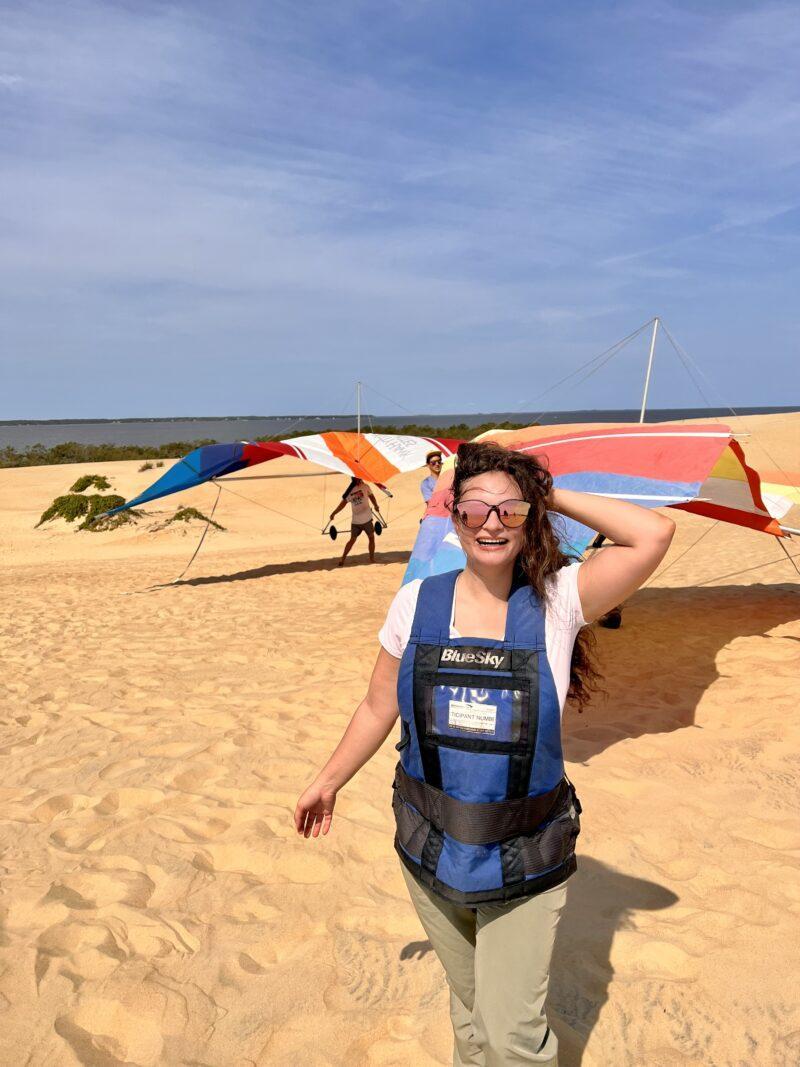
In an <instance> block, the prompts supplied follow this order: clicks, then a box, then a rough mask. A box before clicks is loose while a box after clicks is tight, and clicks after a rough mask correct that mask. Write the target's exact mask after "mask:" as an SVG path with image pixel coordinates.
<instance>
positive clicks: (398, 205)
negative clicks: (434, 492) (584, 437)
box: [0, 0, 800, 418]
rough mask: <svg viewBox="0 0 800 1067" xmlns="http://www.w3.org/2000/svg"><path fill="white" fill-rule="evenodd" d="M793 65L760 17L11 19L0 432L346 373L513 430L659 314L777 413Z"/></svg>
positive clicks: (80, 10) (360, 9)
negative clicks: (758, 369)
mask: <svg viewBox="0 0 800 1067" xmlns="http://www.w3.org/2000/svg"><path fill="white" fill-rule="evenodd" d="M798 43H800V42H798V20H797V16H796V12H795V10H794V9H793V8H792V7H787V6H785V5H764V4H755V3H754V4H752V6H750V7H742V6H740V7H738V8H737V9H736V11H732V10H731V9H730V7H729V6H728V5H720V6H719V7H718V8H717V9H716V10H714V9H713V8H712V6H711V5H707V6H705V7H704V8H703V9H702V13H701V14H698V13H697V9H696V8H691V7H689V6H683V5H677V4H664V3H659V4H658V5H647V6H646V7H645V8H642V6H641V5H633V4H618V5H609V6H606V5H603V6H601V7H598V6H597V5H592V4H588V3H586V4H578V5H575V6H573V7H571V8H568V9H566V10H564V11H561V12H558V13H556V12H551V13H549V14H546V15H544V16H543V15H542V9H541V8H540V7H539V6H538V5H537V6H534V5H529V4H527V3H523V2H522V0H519V2H516V3H514V2H512V3H510V4H507V5H504V6H503V9H502V13H500V12H499V9H498V8H497V6H496V5H493V4H490V3H488V2H487V3H485V4H477V5H470V6H469V7H468V8H465V7H464V6H463V5H461V4H456V3H447V2H434V3H402V4H401V3H395V4H387V5H382V6H381V17H380V18H376V16H375V8H374V7H373V6H372V5H368V4H366V3H359V2H350V3H347V2H345V3H341V4H323V3H311V4H309V5H302V6H298V5H296V4H293V3H288V2H274V3H271V4H269V5H260V4H257V3H243V4H240V5H235V6H232V7H230V8H226V10H225V13H224V17H223V15H222V13H221V12H220V9H219V8H218V6H217V5H213V4H206V5H203V4H188V3H187V4H185V5H183V6H181V5H180V4H172V5H169V6H166V5H162V4H159V3H155V2H153V3H145V4H142V5H137V6H136V7H135V8H134V7H131V6H129V5H126V4H121V3H120V4H113V3H112V4H108V3H100V2H96V3H84V4H82V5H81V4H77V5H72V4H70V5H66V6H65V5H56V4H54V3H47V2H46V3H41V4H37V5H24V6H22V5H21V6H19V7H17V8H15V9H12V10H10V11H9V12H8V18H7V22H6V30H5V33H4V43H3V46H2V49H0V71H2V72H3V73H2V74H0V121H1V122H2V130H3V133H2V146H3V153H4V157H5V159H4V168H3V176H2V177H1V178H0V221H1V222H2V233H1V234H0V257H1V258H0V264H2V265H0V287H2V296H0V323H1V324H2V330H3V333H4V335H5V338H6V342H5V346H4V347H5V348H6V352H7V354H8V355H7V356H6V357H4V358H7V359H8V368H7V373H6V375H5V376H6V380H7V382H8V383H9V385H10V388H8V389H7V390H5V396H4V399H3V403H2V407H1V408H0V417H6V418H9V417H14V416H25V415H27V416H33V415H43V416H56V415H64V414H75V415H114V414H130V413H132V412H146V413H153V414H157V413H163V414H179V413H190V412H194V411H197V410H201V409H202V410H205V411H207V410H209V405H210V404H212V405H216V406H218V407H219V410H226V411H235V410H237V409H242V410H243V409H247V410H252V409H253V407H254V395H255V396H256V397H258V398H259V403H258V404H256V405H255V406H256V407H260V408H261V409H262V410H263V411H265V412H266V411H277V410H286V409H294V410H300V409H306V410H323V409H325V408H326V406H328V404H329V398H330V395H331V389H332V384H333V383H340V382H344V383H345V385H346V383H347V381H348V380H350V379H354V378H355V377H365V378H367V379H369V377H370V376H372V378H373V380H374V381H375V383H376V386H377V387H378V388H380V389H381V391H382V392H385V393H388V394H389V395H393V396H396V397H397V399H398V401H399V402H400V403H402V404H403V405H405V406H407V407H416V408H427V409H429V410H430V409H436V408H439V409H442V408H449V409H451V410H453V409H458V408H460V407H464V408H466V407H468V406H469V405H470V404H474V403H475V395H476V390H477V391H478V392H479V393H480V396H481V406H494V407H497V408H505V407H508V406H509V405H510V403H511V400H512V399H513V398H514V397H516V396H518V395H519V394H520V389H522V391H523V392H526V393H527V392H531V391H532V390H531V389H530V388H528V385H529V384H531V383H533V384H534V385H535V383H536V382H538V381H543V380H546V379H547V378H548V376H549V378H551V379H552V378H556V377H558V376H560V374H561V371H562V368H563V367H564V366H565V365H567V364H568V363H569V361H570V360H574V361H575V362H576V363H577V362H579V361H581V360H583V359H586V358H587V357H588V356H590V355H591V354H592V353H593V352H594V351H599V350H600V349H601V348H603V347H605V345H606V344H607V343H610V342H611V341H613V340H614V339H615V337H617V336H621V335H622V334H625V333H627V332H629V331H630V329H631V328H632V327H633V326H635V325H637V324H638V323H639V322H641V321H644V320H645V319H646V318H649V317H650V315H651V314H653V313H655V312H660V313H662V314H665V315H668V316H669V318H670V319H671V322H672V326H673V329H674V331H676V332H677V333H678V334H679V335H680V336H682V338H683V340H684V341H685V342H686V343H688V344H689V346H690V347H692V342H693V341H695V343H696V344H698V345H701V346H703V349H704V351H703V352H697V353H696V355H698V356H700V358H703V357H705V359H706V363H707V366H708V367H709V370H710V371H711V372H712V374H713V372H714V369H715V365H716V364H717V363H718V362H721V360H722V358H723V355H724V357H725V360H726V368H727V369H728V373H729V374H730V367H731V352H732V345H733V350H734V351H738V353H739V359H738V365H739V367H738V370H735V374H734V379H733V383H732V386H733V390H734V393H735V394H736V399H737V400H738V401H740V402H743V401H745V400H746V399H750V398H752V399H753V402H755V400H756V399H760V400H761V401H762V402H768V401H769V400H773V401H774V400H775V399H776V396H777V395H781V397H783V395H784V392H783V391H782V390H778V388H777V386H775V387H773V386H772V385H771V383H770V375H769V374H764V375H760V376H759V381H758V383H755V382H752V381H751V380H750V377H749V370H748V363H747V360H746V357H747V355H748V353H749V349H750V346H751V344H752V342H753V339H754V338H756V337H757V336H758V333H759V331H760V330H761V329H762V328H763V327H764V325H765V323H766V322H767V321H770V322H774V306H775V303H776V301H777V300H778V299H779V297H780V296H781V294H784V296H785V298H787V302H788V297H789V293H790V292H794V290H795V289H796V286H797V273H798V268H797V265H796V258H795V255H794V249H793V248H792V246H791V244H790V243H789V244H787V245H786V247H785V249H784V248H783V245H782V244H781V242H776V241H775V240H774V236H775V233H776V232H777V231H778V230H779V231H780V233H781V234H785V233H786V232H796V230H797V217H796V197H795V190H796V188H797V169H798V164H799V163H800V158H798V153H800V138H798V136H797V133H796V129H797V126H796V119H797V116H798V112H800V91H799V90H798V86H797V83H796V80H795V79H794V77H793V76H792V71H793V69H794V57H795V55H796V50H797V45H798ZM732 293H736V294H737V296H736V301H737V306H738V315H739V316H740V317H741V316H742V315H744V314H745V311H746V314H747V323H746V324H745V327H744V328H742V323H741V321H737V322H736V324H735V326H731V327H728V326H726V322H725V316H729V312H730V305H731V294H732ZM743 301H744V302H743ZM792 330H795V331H796V326H795V325H794V324H793V323H791V322H787V323H786V324H785V329H784V330H783V331H780V330H779V331H778V332H777V334H776V332H775V331H774V327H773V333H772V337H773V341H774V343H773V344H772V346H771V349H770V355H769V357H768V359H771V360H772V361H773V362H772V378H773V379H775V380H776V381H777V380H778V379H779V378H780V376H781V374H782V373H784V368H785V367H788V365H789V360H790V359H791V358H793V356H794V355H795V354H796V353H794V352H793V351H792V346H794V345H796V333H795V335H794V336H793V334H792V332H791V331H792ZM736 346H738V348H737V347H736ZM733 363H734V367H736V365H737V361H736V360H734V361H733ZM43 368H44V369H45V371H46V373H42V370H43ZM432 368H436V371H435V373H434V372H433V371H432ZM679 373H680V371H679V369H678V370H676V371H674V372H673V371H672V370H667V369H666V368H665V369H664V370H663V371H662V376H661V378H660V381H659V380H657V381H656V383H655V387H656V389H658V388H661V390H662V395H661V398H660V399H661V400H662V401H663V402H665V403H667V402H678V401H680V400H681V399H684V400H685V401H687V402H689V401H691V400H693V399H694V397H693V396H691V395H686V390H687V386H686V385H685V384H684V383H683V382H682V381H680V379H679V378H678V374H679ZM598 378H599V376H598ZM629 379H630V374H629V373H628V372H627V371H626V369H625V367H624V366H623V367H621V369H620V370H619V371H618V372H615V371H614V370H613V369H612V368H610V369H609V377H608V378H607V379H606V380H605V381H604V383H599V384H598V381H597V380H596V379H593V380H592V383H591V385H587V387H586V388H585V389H584V391H583V392H582V393H581V394H580V395H575V396H571V395H570V396H564V397H563V398H560V406H565V407H569V406H573V405H577V404H581V403H595V402H596V403H611V404H618V403H626V402H629V401H632V400H633V397H634V395H635V390H634V389H632V388H631V387H630V385H629ZM520 380H522V381H524V382H525V383H526V384H523V385H522V386H520V385H519V382H520ZM729 386H730V379H729ZM759 390H760V393H759ZM533 391H535V389H533ZM629 393H630V395H628V394H629ZM658 399H659V397H658V395H657V394H656V401H658Z"/></svg>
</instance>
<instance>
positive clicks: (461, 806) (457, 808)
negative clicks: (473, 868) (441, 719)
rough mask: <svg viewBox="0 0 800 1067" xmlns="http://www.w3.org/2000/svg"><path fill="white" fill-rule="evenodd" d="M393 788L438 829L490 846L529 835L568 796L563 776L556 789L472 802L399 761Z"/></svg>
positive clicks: (476, 843)
mask: <svg viewBox="0 0 800 1067" xmlns="http://www.w3.org/2000/svg"><path fill="white" fill-rule="evenodd" d="M394 788H395V789H396V790H397V793H398V795H399V797H400V798H401V799H402V800H405V801H406V802H407V803H408V804H411V805H412V806H413V807H415V808H416V809H417V811H418V812H419V813H420V815H422V816H424V817H425V818H426V819H427V820H428V822H431V823H433V825H434V826H435V827H436V829H437V830H442V831H444V832H445V833H447V834H449V835H450V836H451V837H454V838H455V839H456V840H457V841H462V842H463V843H464V844H465V845H491V844H495V843H496V842H499V841H505V839H506V838H508V837H515V836H517V835H518V834H529V833H531V832H532V831H533V830H535V829H536V828H537V826H539V825H540V824H541V823H543V822H544V821H545V820H546V819H547V817H548V815H550V814H551V812H555V810H556V809H557V808H558V807H559V805H560V804H561V803H562V802H563V801H565V800H566V799H567V797H568V795H569V787H568V785H567V782H566V780H565V779H562V780H561V781H560V782H559V783H558V785H557V786H556V787H555V789H551V790H550V791H549V792H548V793H542V794H541V795H540V796H537V797H515V798H513V799H511V800H492V801H488V802H486V803H470V802H468V801H465V800H456V799H455V797H451V796H449V795H448V794H447V793H445V792H443V791H442V790H441V789H436V788H435V787H434V786H432V785H428V783H427V782H421V781H419V779H418V778H411V777H409V775H407V774H406V772H405V771H404V770H403V767H402V765H401V764H399V763H398V765H397V770H396V773H395V779H394Z"/></svg>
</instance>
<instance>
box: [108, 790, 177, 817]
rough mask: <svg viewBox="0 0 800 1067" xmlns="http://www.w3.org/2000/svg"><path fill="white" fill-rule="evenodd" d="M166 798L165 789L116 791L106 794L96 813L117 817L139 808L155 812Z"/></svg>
mask: <svg viewBox="0 0 800 1067" xmlns="http://www.w3.org/2000/svg"><path fill="white" fill-rule="evenodd" d="M165 797H166V794H165V793H164V790H163V789H115V790H113V792H111V793H106V795H105V796H104V797H103V798H102V799H101V800H100V802H99V804H98V805H97V807H96V808H95V811H96V812H97V813H98V814H99V815H116V814H117V813H119V812H126V811H135V810H137V809H139V808H145V809H146V810H147V811H155V810H157V809H158V808H159V807H161V805H162V804H163V803H164V800H165Z"/></svg>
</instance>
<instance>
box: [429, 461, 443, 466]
mask: <svg viewBox="0 0 800 1067" xmlns="http://www.w3.org/2000/svg"><path fill="white" fill-rule="evenodd" d="M441 465H442V461H441V460H440V459H429V460H428V466H429V467H441Z"/></svg>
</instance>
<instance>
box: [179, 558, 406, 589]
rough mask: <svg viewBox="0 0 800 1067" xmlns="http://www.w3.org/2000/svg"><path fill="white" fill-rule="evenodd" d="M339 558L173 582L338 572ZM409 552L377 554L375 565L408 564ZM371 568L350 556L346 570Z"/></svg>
mask: <svg viewBox="0 0 800 1067" xmlns="http://www.w3.org/2000/svg"><path fill="white" fill-rule="evenodd" d="M338 562H339V560H338V558H336V557H333V556H325V557H324V558H323V559H307V560H293V561H291V562H289V563H268V564H265V565H264V566H263V567H253V569H252V570H249V571H237V572H236V573H235V574H209V575H207V576H206V577H203V578H185V579H184V580H183V581H180V582H173V583H172V584H173V586H174V587H178V586H181V585H218V584H219V583H220V582H249V581H252V580H253V579H257V578H271V577H273V576H274V575H276V574H306V573H309V572H311V571H332V570H336V564H337V563H338ZM406 562H408V552H376V553H375V563H376V564H383V565H384V566H385V565H386V564H389V563H406ZM360 566H365V567H369V566H370V563H369V559H368V557H367V555H366V554H363V555H362V554H359V555H353V554H352V553H351V555H349V556H348V557H347V563H346V564H345V569H346V570H350V569H351V568H352V567H360Z"/></svg>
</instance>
